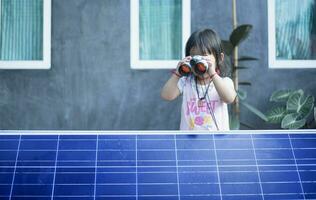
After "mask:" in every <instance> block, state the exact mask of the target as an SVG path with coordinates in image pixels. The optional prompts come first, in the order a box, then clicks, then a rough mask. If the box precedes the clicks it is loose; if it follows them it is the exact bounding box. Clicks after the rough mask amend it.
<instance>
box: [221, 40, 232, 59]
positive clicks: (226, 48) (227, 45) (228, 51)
mask: <svg viewBox="0 0 316 200" xmlns="http://www.w3.org/2000/svg"><path fill="white" fill-rule="evenodd" d="M222 46H223V50H224V53H225V55H228V56H230V55H232V52H233V50H234V46H233V45H232V43H231V42H230V41H227V40H222Z"/></svg>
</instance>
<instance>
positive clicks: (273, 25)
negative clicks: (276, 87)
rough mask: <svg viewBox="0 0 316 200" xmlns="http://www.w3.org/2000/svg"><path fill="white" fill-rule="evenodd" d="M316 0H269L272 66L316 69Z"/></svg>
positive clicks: (270, 58) (270, 64)
mask: <svg viewBox="0 0 316 200" xmlns="http://www.w3.org/2000/svg"><path fill="white" fill-rule="evenodd" d="M314 13H316V5H315V0H304V1H302V0H268V32H269V67H271V68H316V16H315V15H314Z"/></svg>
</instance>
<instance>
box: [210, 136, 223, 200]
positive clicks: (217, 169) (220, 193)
mask: <svg viewBox="0 0 316 200" xmlns="http://www.w3.org/2000/svg"><path fill="white" fill-rule="evenodd" d="M212 140H213V146H214V156H215V163H216V171H217V181H218V189H219V195H220V200H223V195H222V188H221V179H220V174H219V168H218V161H217V152H216V142H215V137H214V135H212Z"/></svg>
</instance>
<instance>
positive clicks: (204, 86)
mask: <svg viewBox="0 0 316 200" xmlns="http://www.w3.org/2000/svg"><path fill="white" fill-rule="evenodd" d="M196 55H200V56H203V57H202V58H203V60H205V61H206V62H207V64H208V70H207V71H206V73H204V74H198V73H196V72H195V71H194V70H193V73H191V74H190V75H189V76H181V75H180V73H179V71H178V69H179V67H180V66H181V65H183V64H184V63H185V62H189V61H190V60H191V59H192V57H193V56H196ZM185 56H186V57H185V58H184V59H183V60H181V61H180V62H179V63H178V66H177V70H174V71H173V73H172V75H171V77H170V79H169V80H168V81H167V82H166V84H165V85H164V87H163V89H162V91H161V97H162V98H163V99H165V100H169V101H171V100H174V99H175V98H177V97H178V96H179V95H180V94H182V96H183V102H182V108H181V123H180V130H229V117H228V109H227V104H229V103H232V102H233V101H234V100H235V97H236V91H235V89H234V84H233V82H232V80H231V79H230V78H229V77H221V76H220V75H221V74H223V72H224V67H223V62H224V53H223V49H222V46H221V40H220V38H219V36H218V35H217V33H216V32H214V31H213V30H211V29H204V30H199V31H196V32H194V33H193V34H192V35H191V36H190V38H189V39H188V41H187V43H186V47H185Z"/></svg>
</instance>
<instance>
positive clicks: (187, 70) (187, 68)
mask: <svg viewBox="0 0 316 200" xmlns="http://www.w3.org/2000/svg"><path fill="white" fill-rule="evenodd" d="M179 73H180V74H181V75H182V76H186V75H189V74H190V73H191V68H190V66H188V65H181V66H180V67H179Z"/></svg>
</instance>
